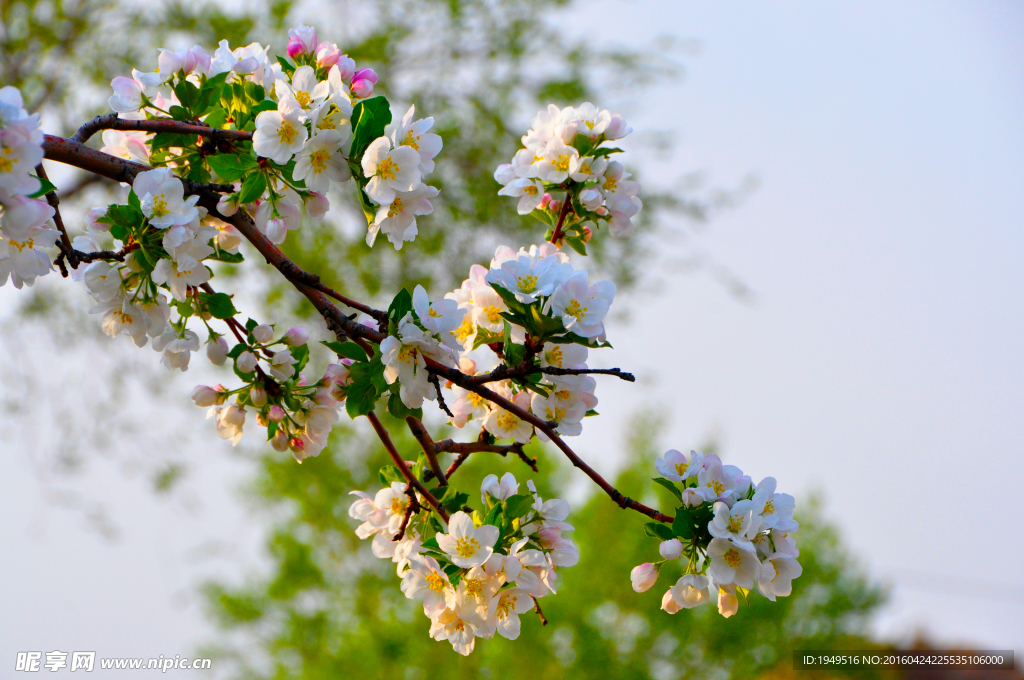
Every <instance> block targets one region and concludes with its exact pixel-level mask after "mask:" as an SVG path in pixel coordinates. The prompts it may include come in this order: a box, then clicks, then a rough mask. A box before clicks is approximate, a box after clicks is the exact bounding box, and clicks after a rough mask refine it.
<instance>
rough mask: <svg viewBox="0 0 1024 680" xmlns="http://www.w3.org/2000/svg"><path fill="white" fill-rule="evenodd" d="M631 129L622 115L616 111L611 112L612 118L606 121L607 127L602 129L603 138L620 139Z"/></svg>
mask: <svg viewBox="0 0 1024 680" xmlns="http://www.w3.org/2000/svg"><path fill="white" fill-rule="evenodd" d="M632 131H633V128H631V127H629V126H628V125H626V121H625V120H623V119H622V116H620V115H619V114H617V113H613V114H612V119H611V121H609V123H608V127H606V128H605V129H604V137H605V139H620V138H622V137H625V136H626V135H628V134H629V133H630V132H632Z"/></svg>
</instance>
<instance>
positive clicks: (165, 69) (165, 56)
mask: <svg viewBox="0 0 1024 680" xmlns="http://www.w3.org/2000/svg"><path fill="white" fill-rule="evenodd" d="M181 56H182V55H180V54H178V53H176V52H175V51H174V50H160V56H159V57H157V58H156V65H157V70H158V71H159V72H160V77H161V78H163V79H164V80H167V79H168V78H170V77H171V76H172V75H174V74H175V73H177V72H178V71H180V70H182V68H183V64H182V59H181ZM194 65H195V61H194V60H193V66H194Z"/></svg>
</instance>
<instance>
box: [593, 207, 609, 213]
mask: <svg viewBox="0 0 1024 680" xmlns="http://www.w3.org/2000/svg"><path fill="white" fill-rule="evenodd" d="M594 212H596V213H597V214H598V215H601V216H604V215H607V214H608V208H606V207H604V206H603V205H602V206H601V207H600V208H598V209H597V210H595V211H594Z"/></svg>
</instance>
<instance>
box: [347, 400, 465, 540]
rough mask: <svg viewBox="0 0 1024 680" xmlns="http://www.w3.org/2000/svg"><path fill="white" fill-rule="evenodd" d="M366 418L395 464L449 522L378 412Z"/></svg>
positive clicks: (367, 415) (369, 414)
mask: <svg viewBox="0 0 1024 680" xmlns="http://www.w3.org/2000/svg"><path fill="white" fill-rule="evenodd" d="M366 419H367V420H369V421H370V424H371V425H373V429H374V430H375V431H376V432H377V436H378V437H380V441H381V443H382V444H384V448H385V449H387V451H388V453H389V454H390V455H391V460H393V461H395V465H397V466H398V469H399V470H401V471H402V474H403V475H404V476H405V479H406V481H407V482H409V483H410V484H412V485H413V487H415V489H416V491H417V493H419V494H420V495H421V496H423V498H425V499H426V501H427V503H429V504H430V507H432V508H433V509H434V511H435V512H436V513H437V514H438V515H440V516H441V519H443V520H444V521H445V524H447V523H448V513H447V512H445V511H444V508H442V507H441V504H440V503H438V502H437V499H436V498H434V496H433V494H431V493H430V492H429V491H427V488H426V487H425V486H423V484H422V483H421V482H420V480H418V479H416V475H414V474H412V471H410V470H409V466H408V465H406V464H405V461H404V460H402V456H401V454H399V453H398V449H396V448H395V444H394V442H392V441H391V436H390V435H389V434H388V431H387V430H386V429H384V425H383V424H382V423H381V422H380V418H378V417H377V414H376V413H374V412H373V411H370V412H369V413H367V414H366Z"/></svg>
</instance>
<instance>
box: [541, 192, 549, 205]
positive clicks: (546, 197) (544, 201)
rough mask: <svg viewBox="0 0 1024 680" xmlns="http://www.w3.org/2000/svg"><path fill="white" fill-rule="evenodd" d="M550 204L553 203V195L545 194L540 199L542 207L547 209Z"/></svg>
mask: <svg viewBox="0 0 1024 680" xmlns="http://www.w3.org/2000/svg"><path fill="white" fill-rule="evenodd" d="M549 203H551V194H549V193H547V192H545V193H544V195H543V196H541V197H540V207H541V208H546V207H548V204H549Z"/></svg>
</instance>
